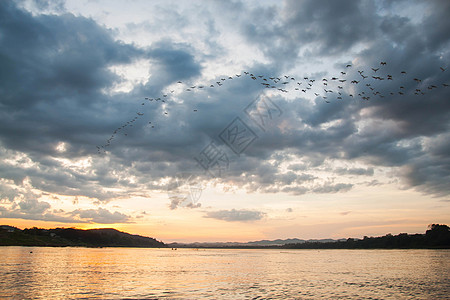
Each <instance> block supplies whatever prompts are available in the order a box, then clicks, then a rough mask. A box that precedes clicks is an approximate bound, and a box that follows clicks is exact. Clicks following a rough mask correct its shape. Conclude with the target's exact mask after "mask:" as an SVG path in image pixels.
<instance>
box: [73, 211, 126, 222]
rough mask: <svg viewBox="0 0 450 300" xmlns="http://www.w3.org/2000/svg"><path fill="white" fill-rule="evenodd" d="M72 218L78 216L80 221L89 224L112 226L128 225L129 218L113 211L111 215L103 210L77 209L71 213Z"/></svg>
mask: <svg viewBox="0 0 450 300" xmlns="http://www.w3.org/2000/svg"><path fill="white" fill-rule="evenodd" d="M71 215H72V216H78V217H79V218H81V219H82V220H85V221H87V222H90V223H100V224H114V223H129V222H130V219H131V217H130V216H127V215H125V214H122V213H120V212H117V211H115V212H114V213H111V212H110V211H109V210H107V209H104V208H98V209H77V210H74V211H72V212H71Z"/></svg>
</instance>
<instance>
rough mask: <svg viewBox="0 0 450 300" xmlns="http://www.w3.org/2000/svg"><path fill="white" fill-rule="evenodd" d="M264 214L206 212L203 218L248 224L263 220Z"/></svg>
mask: <svg viewBox="0 0 450 300" xmlns="http://www.w3.org/2000/svg"><path fill="white" fill-rule="evenodd" d="M264 216H265V213H263V212H260V211H253V210H245V209H241V210H237V209H231V210H218V211H210V212H207V213H206V215H205V216H204V217H205V218H213V219H218V220H223V221H227V222H249V221H258V220H261V219H262V218H264Z"/></svg>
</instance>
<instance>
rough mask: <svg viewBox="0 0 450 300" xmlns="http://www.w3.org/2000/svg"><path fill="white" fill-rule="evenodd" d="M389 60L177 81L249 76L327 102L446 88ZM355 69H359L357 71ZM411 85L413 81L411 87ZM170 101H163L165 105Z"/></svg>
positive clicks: (122, 129) (270, 86) (163, 98)
mask: <svg viewBox="0 0 450 300" xmlns="http://www.w3.org/2000/svg"><path fill="white" fill-rule="evenodd" d="M386 66H387V62H385V61H382V62H380V64H379V65H378V66H374V67H371V68H370V69H367V70H354V67H353V65H351V64H347V65H346V66H345V70H344V71H341V72H340V74H339V75H338V76H334V77H331V78H321V79H316V78H310V77H303V78H302V79H299V78H295V77H293V76H289V75H283V76H279V77H266V76H264V75H257V74H253V73H251V72H247V71H245V72H243V73H242V74H236V75H235V76H234V77H233V76H227V77H222V78H220V79H219V80H217V81H216V82H214V83H210V84H207V85H187V84H186V83H184V82H182V81H178V82H177V85H179V86H180V87H181V88H182V92H187V93H189V92H194V91H200V90H207V89H216V88H219V87H221V86H223V85H224V84H225V83H226V82H227V81H230V80H233V79H237V78H240V77H242V78H249V79H251V80H253V81H255V82H257V83H259V84H260V85H262V86H263V87H264V88H266V89H272V90H274V91H277V92H280V93H299V94H301V95H302V96H312V95H314V96H312V97H315V98H316V99H317V98H319V99H322V100H323V101H325V103H330V101H333V100H344V99H360V100H363V101H370V100H371V99H374V98H385V97H387V96H405V95H408V94H410V95H415V96H423V95H425V94H427V93H428V92H430V91H432V90H434V89H439V88H447V87H449V84H447V83H440V84H438V83H434V84H432V83H429V82H428V80H422V79H420V78H417V77H414V76H409V75H408V73H407V72H406V71H403V70H402V71H400V72H398V71H397V72H396V73H395V74H394V73H392V74H388V68H387V67H386ZM446 70H447V69H446V68H444V67H440V71H441V72H445V71H446ZM355 71H356V72H355ZM388 82H389V83H390V82H399V84H392V85H389V84H385V85H387V87H386V86H381V85H380V84H382V83H388ZM411 85H413V87H412V89H411ZM174 92H175V90H171V91H170V92H168V93H165V94H163V95H160V96H158V97H157V98H150V97H145V98H144V102H142V103H141V107H143V106H145V105H146V104H147V103H151V102H155V103H161V104H163V103H164V104H165V103H166V102H169V101H172V100H173V99H172V95H173V94H174ZM166 106H167V105H164V108H166ZM197 111H198V109H193V112H194V113H195V112H197ZM144 114H145V113H144V112H143V111H137V112H136V116H134V117H133V118H132V119H130V120H129V121H127V122H126V123H124V124H123V125H122V126H120V127H118V128H116V129H115V130H114V132H113V133H112V134H111V136H110V138H109V139H107V141H106V143H105V144H104V145H101V146H97V151H98V153H105V152H106V148H107V147H109V146H110V145H111V142H112V141H113V140H114V138H115V137H116V136H117V135H118V134H123V135H124V136H128V133H127V132H126V129H127V128H129V127H133V125H134V123H135V122H136V121H137V120H138V119H139V118H141V117H143V116H144ZM168 114H169V112H168V111H167V110H165V111H164V115H168ZM147 125H148V126H149V127H150V128H155V126H156V124H155V123H152V121H149V122H148V124H147Z"/></svg>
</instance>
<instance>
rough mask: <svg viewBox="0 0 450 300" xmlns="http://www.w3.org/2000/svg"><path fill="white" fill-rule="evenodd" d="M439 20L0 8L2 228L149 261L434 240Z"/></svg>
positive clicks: (380, 11) (220, 4)
mask: <svg viewBox="0 0 450 300" xmlns="http://www.w3.org/2000/svg"><path fill="white" fill-rule="evenodd" d="M449 15H450V2H448V1H375V0H373V1H317V0H304V1H167V0H164V1H125V0H122V1H118V0H117V1H101V0H98V1H78V0H77V1H75V0H73V1H71V0H67V1H44V0H39V1H38V0H34V1H30V0H27V1H24V0H21V1H8V0H7V1H0V66H1V68H0V115H1V117H0V157H1V160H0V223H2V224H8V225H13V226H18V227H19V228H26V227H32V226H37V227H42V228H54V227H77V228H84V229H88V228H103V227H108V228H116V229H118V230H123V231H127V232H131V233H134V234H141V235H146V236H151V237H154V238H156V239H158V240H162V241H164V242H172V241H179V242H194V241H198V242H205V241H209V242H214V241H240V242H245V241H255V240H262V239H278V238H282V239H284V238H302V239H310V238H346V237H363V236H365V235H367V236H379V235H384V234H387V233H392V234H398V233H402V232H407V233H423V232H425V230H426V228H427V226H428V225H429V224H431V223H440V224H450V184H449V182H450V87H449V85H450V69H448V67H449V66H450V19H449V18H448V16H449Z"/></svg>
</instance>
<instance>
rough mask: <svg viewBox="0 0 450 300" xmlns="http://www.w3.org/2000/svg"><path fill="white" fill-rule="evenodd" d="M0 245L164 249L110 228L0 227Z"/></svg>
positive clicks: (137, 236) (152, 241) (151, 240)
mask: <svg viewBox="0 0 450 300" xmlns="http://www.w3.org/2000/svg"><path fill="white" fill-rule="evenodd" d="M0 246H83V247H146V248H162V247H166V245H165V244H164V243H163V242H160V241H157V240H155V239H154V238H150V237H144V236H140V235H133V234H129V233H126V232H121V231H118V230H116V229H113V228H105V229H88V230H82V229H75V228H54V229H40V228H36V227H33V228H29V229H24V230H20V229H19V228H16V227H13V226H9V225H1V226H0Z"/></svg>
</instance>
